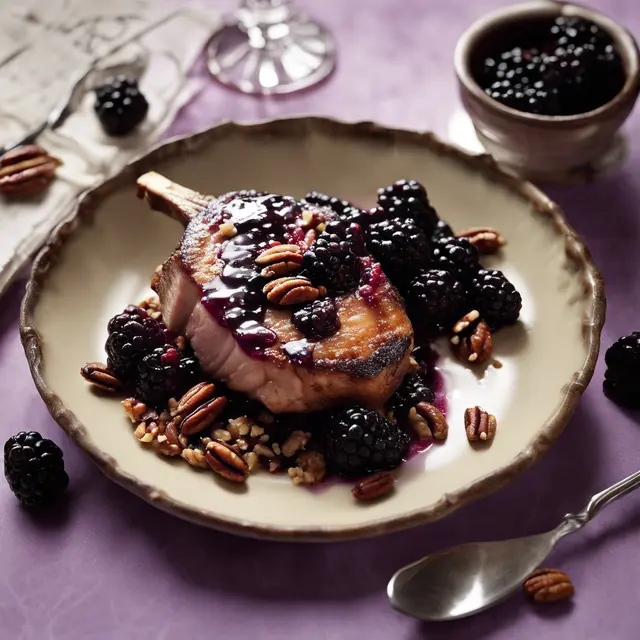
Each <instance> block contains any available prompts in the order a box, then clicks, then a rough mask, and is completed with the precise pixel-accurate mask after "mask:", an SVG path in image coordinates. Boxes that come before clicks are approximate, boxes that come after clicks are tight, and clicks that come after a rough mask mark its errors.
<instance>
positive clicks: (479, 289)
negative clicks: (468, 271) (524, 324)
mask: <svg viewBox="0 0 640 640" xmlns="http://www.w3.org/2000/svg"><path fill="white" fill-rule="evenodd" d="M469 293H470V300H469V305H468V306H469V308H472V309H477V310H478V311H479V312H480V317H481V318H482V319H483V320H485V322H486V323H487V324H488V325H489V326H490V327H491V329H499V328H500V327H502V326H504V325H507V324H513V323H514V322H516V320H517V319H518V317H519V316H520V309H521V308H522V297H521V296H520V294H519V293H518V291H516V288H515V287H514V286H513V285H512V284H511V282H509V280H507V277H506V276H505V275H504V273H502V271H497V270H487V269H480V270H479V271H478V273H477V274H476V275H475V277H474V278H473V282H472V284H471V290H470V292H469Z"/></svg>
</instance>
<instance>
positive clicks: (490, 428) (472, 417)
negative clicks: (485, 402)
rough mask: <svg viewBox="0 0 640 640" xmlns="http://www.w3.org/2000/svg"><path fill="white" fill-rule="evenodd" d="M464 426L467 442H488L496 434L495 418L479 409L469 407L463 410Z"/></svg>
mask: <svg viewBox="0 0 640 640" xmlns="http://www.w3.org/2000/svg"><path fill="white" fill-rule="evenodd" d="M464 425H465V430H466V432H467V439H468V440H469V442H477V441H480V442H489V441H491V440H493V437H494V436H495V434H496V427H497V422H496V417H495V416H492V415H491V414H490V413H487V412H486V411H485V410H484V409H482V408H481V407H470V408H469V409H466V410H465V412H464Z"/></svg>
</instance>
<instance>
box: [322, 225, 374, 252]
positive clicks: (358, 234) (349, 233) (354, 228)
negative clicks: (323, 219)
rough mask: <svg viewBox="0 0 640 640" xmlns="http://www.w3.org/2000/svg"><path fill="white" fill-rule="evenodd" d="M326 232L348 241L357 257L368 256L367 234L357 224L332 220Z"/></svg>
mask: <svg viewBox="0 0 640 640" xmlns="http://www.w3.org/2000/svg"><path fill="white" fill-rule="evenodd" d="M325 231H326V232H327V233H331V234H334V235H336V236H338V237H339V238H340V239H341V240H346V241H347V242H348V243H349V246H350V247H351V250H352V251H353V252H354V253H355V254H356V255H357V256H365V255H367V253H368V252H367V246H366V243H365V234H364V231H363V229H362V227H361V226H360V225H359V224H358V223H357V222H348V221H345V220H340V219H338V220H331V221H330V222H327V227H326V229H325Z"/></svg>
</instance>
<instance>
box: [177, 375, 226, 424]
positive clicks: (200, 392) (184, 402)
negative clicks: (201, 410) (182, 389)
mask: <svg viewBox="0 0 640 640" xmlns="http://www.w3.org/2000/svg"><path fill="white" fill-rule="evenodd" d="M215 390H216V387H215V385H214V384H213V383H212V382H201V383H200V384H197V385H196V386H195V387H192V388H191V389H189V391H187V392H186V393H185V394H184V395H183V396H182V398H180V400H179V401H178V406H177V407H176V408H175V414H176V415H181V416H186V415H189V414H190V413H192V412H193V411H195V410H196V409H197V408H198V407H199V406H200V405H202V404H204V403H205V402H207V400H211V398H213V394H214V392H215Z"/></svg>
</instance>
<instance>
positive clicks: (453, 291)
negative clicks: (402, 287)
mask: <svg viewBox="0 0 640 640" xmlns="http://www.w3.org/2000/svg"><path fill="white" fill-rule="evenodd" d="M407 294H408V295H407V297H408V307H409V315H410V317H411V320H412V322H413V326H414V329H415V330H416V331H418V332H421V333H426V334H433V333H436V332H439V331H442V330H444V329H447V328H449V326H450V325H452V323H453V322H455V321H456V320H457V319H458V318H459V317H460V315H461V313H460V312H461V311H462V310H463V309H464V307H465V301H466V291H465V288H464V287H463V285H462V283H461V282H460V281H459V280H458V278H457V277H456V276H455V275H454V274H453V273H451V272H450V271H444V270H442V269H427V270H425V271H422V272H420V274H418V276H417V277H416V278H414V279H413V280H412V282H411V283H410V284H409V288H408V292H407Z"/></svg>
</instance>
